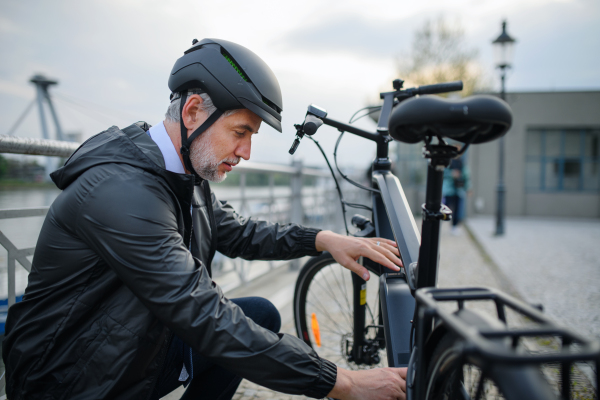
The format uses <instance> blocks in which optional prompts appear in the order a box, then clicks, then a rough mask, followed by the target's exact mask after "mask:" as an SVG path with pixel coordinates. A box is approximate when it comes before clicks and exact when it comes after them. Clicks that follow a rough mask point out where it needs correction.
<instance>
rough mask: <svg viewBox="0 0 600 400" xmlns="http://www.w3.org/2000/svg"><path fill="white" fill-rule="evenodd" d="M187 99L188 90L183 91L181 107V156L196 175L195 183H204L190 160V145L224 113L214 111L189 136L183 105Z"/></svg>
mask: <svg viewBox="0 0 600 400" xmlns="http://www.w3.org/2000/svg"><path fill="white" fill-rule="evenodd" d="M186 101H187V90H185V91H183V92H182V93H181V100H180V103H181V106H180V107H179V118H180V127H181V149H180V150H179V151H180V152H181V157H182V158H183V164H184V165H185V168H186V169H187V170H188V171H190V172H191V173H192V175H194V184H195V185H200V184H201V183H202V180H203V179H202V178H201V177H200V175H198V173H197V172H196V170H195V169H194V167H193V166H192V160H190V147H191V146H192V142H193V141H194V139H196V138H197V137H198V136H200V134H201V133H202V132H204V131H205V130H207V129H208V128H209V127H210V126H211V125H212V124H214V123H215V122H216V121H217V120H218V119H219V117H220V116H221V115H223V111H221V110H219V109H217V110H216V111H215V112H213V113H212V114H211V115H210V116H209V117H208V118H207V119H206V121H204V122H203V123H202V125H200V126H199V127H198V129H196V130H195V131H194V132H193V133H192V134H191V135H190V137H189V138H188V137H187V128H186V127H185V124H184V123H183V115H182V114H183V107H185V102H186Z"/></svg>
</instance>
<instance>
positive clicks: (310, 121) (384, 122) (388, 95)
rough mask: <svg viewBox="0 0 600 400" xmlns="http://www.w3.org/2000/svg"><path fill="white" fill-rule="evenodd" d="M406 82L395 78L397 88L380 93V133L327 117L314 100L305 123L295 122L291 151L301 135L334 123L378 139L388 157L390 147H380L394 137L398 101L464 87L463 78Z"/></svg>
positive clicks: (341, 127)
mask: <svg viewBox="0 0 600 400" xmlns="http://www.w3.org/2000/svg"><path fill="white" fill-rule="evenodd" d="M403 83H404V81H402V80H400V79H397V80H395V81H394V89H396V90H395V91H393V92H384V93H380V97H381V99H383V105H382V107H381V114H380V117H379V122H378V124H377V133H371V132H366V131H364V130H362V129H358V128H356V127H354V126H351V125H347V124H344V123H342V122H339V121H336V120H333V119H330V118H327V111H325V110H324V109H322V108H320V107H317V106H315V105H314V104H311V105H310V106H308V110H307V112H306V117H305V119H304V123H302V124H301V125H300V124H298V125H295V127H296V138H295V139H294V143H293V144H292V148H291V149H290V151H289V152H290V154H294V153H295V152H296V149H297V148H298V145H299V144H300V139H302V137H303V136H304V135H310V136H312V135H314V134H315V133H316V132H317V129H319V128H320V127H321V125H323V123H325V125H329V126H333V127H334V128H337V129H338V130H340V131H342V132H350V133H353V134H355V135H358V136H361V137H363V138H365V139H369V140H372V141H375V142H377V143H378V151H377V153H378V157H380V156H381V155H383V154H384V153H385V154H386V157H387V150H386V151H383V147H382V149H379V147H380V146H379V145H381V146H387V142H388V141H389V140H391V139H389V137H388V119H389V117H390V114H391V112H392V108H393V107H394V105H395V104H397V103H398V102H400V101H402V100H405V99H407V98H409V97H413V96H418V95H424V94H437V93H448V92H456V91H460V90H462V89H463V83H462V81H454V82H444V83H436V84H434V85H425V86H419V87H415V88H410V89H402V84H403ZM380 153H381V154H380Z"/></svg>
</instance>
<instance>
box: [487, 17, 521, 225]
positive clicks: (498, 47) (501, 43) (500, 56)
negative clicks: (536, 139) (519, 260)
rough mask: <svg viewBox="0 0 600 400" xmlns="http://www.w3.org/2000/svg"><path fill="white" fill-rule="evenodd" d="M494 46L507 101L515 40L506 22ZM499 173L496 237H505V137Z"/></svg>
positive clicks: (502, 143) (500, 147)
mask: <svg viewBox="0 0 600 400" xmlns="http://www.w3.org/2000/svg"><path fill="white" fill-rule="evenodd" d="M492 44H493V45H494V59H495V60H494V61H495V65H496V68H498V69H499V70H500V79H501V91H500V98H501V99H502V100H506V99H505V92H504V80H505V78H506V70H507V69H508V68H510V67H511V66H512V65H511V64H512V59H513V54H514V44H515V39H513V38H511V37H510V36H509V35H508V33H506V21H502V33H501V34H500V36H498V37H497V38H496V40H494V41H493V42H492ZM498 145H499V149H500V150H499V154H498V156H499V159H500V160H499V173H498V187H497V189H496V194H497V199H496V236H502V235H504V210H505V195H506V188H505V186H504V137H501V138H500V142H499V144H498Z"/></svg>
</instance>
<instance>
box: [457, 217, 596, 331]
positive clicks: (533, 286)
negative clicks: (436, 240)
mask: <svg viewBox="0 0 600 400" xmlns="http://www.w3.org/2000/svg"><path fill="white" fill-rule="evenodd" d="M468 227H469V228H470V231H471V232H472V233H473V234H474V236H475V237H476V238H477V241H478V242H479V243H481V244H482V246H483V247H484V249H485V252H486V253H487V254H489V255H490V257H491V258H492V260H493V261H494V263H495V264H496V265H497V266H499V267H500V269H501V271H502V273H503V274H504V275H505V276H506V277H507V278H508V279H509V280H510V282H511V284H512V285H514V287H515V289H516V290H517V292H518V294H519V295H520V296H521V297H522V298H523V299H524V300H526V301H528V302H530V303H541V304H543V305H544V310H545V313H546V314H547V315H549V316H551V317H552V318H553V319H555V320H556V321H557V322H559V323H562V324H564V325H567V326H569V327H571V328H574V329H575V330H576V331H578V332H580V333H582V334H584V335H587V336H595V337H596V338H598V339H600V220H599V219H559V218H554V219H549V218H544V219H541V218H531V217H520V218H508V219H507V220H506V233H505V235H504V236H502V237H495V236H493V235H492V232H493V230H494V227H495V225H494V219H493V218H491V217H479V218H471V219H470V220H469V221H468Z"/></svg>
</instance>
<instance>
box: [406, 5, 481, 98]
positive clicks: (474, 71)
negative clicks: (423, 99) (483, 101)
mask: <svg viewBox="0 0 600 400" xmlns="http://www.w3.org/2000/svg"><path fill="white" fill-rule="evenodd" d="M477 56H478V51H477V50H476V49H469V48H467V46H466V44H465V40H464V30H463V29H462V27H461V25H460V24H459V23H455V24H450V23H448V22H447V21H446V20H445V19H444V18H443V17H440V18H438V19H437V20H435V21H431V20H428V21H426V22H425V24H424V25H423V26H422V27H421V28H420V29H418V30H417V31H416V32H415V34H414V37H413V42H412V48H411V51H410V53H409V55H408V57H406V58H404V59H402V60H399V61H398V76H399V77H401V78H402V79H404V80H405V81H406V83H405V84H404V87H412V86H418V85H428V84H433V83H441V82H449V81H456V80H462V81H463V86H464V89H463V90H462V92H460V94H461V95H462V96H468V95H470V94H472V93H473V92H474V91H482V90H485V89H487V88H488V87H489V83H488V81H489V79H487V78H486V77H485V75H484V73H483V68H482V67H481V66H480V64H479V63H478V62H477Z"/></svg>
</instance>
